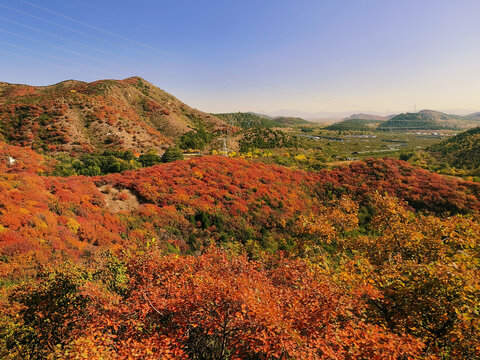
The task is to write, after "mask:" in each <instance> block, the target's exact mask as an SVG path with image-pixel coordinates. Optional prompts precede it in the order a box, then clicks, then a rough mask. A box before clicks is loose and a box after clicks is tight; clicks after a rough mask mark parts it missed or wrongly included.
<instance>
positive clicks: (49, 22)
mask: <svg viewBox="0 0 480 360" xmlns="http://www.w3.org/2000/svg"><path fill="white" fill-rule="evenodd" d="M0 7H3V8H6V9H8V10H11V11H15V12H17V13H19V14H22V15H25V16H29V17H31V18H34V19H37V20H40V21H43V22H46V23H48V24H51V25H54V26H58V27H60V28H62V29H66V30H69V31H72V32H75V33H77V34H80V35H84V36H87V37H89V38H91V39H94V40H97V41H101V42H104V43H107V44H111V45H115V46H120V47H122V48H124V49H127V50H131V51H135V52H138V53H141V54H144V52H142V51H139V50H138V49H135V48H132V47H129V46H125V45H121V44H118V43H116V42H113V41H109V40H106V39H104V38H101V37H98V36H95V35H91V34H89V33H86V32H85V31H81V30H77V29H75V28H72V27H70V26H66V25H63V24H60V23H57V22H55V21H51V20H48V19H45V18H42V17H40V16H37V15H33V14H30V13H28V12H25V11H23V10H19V9H15V8H12V7H11V6H7V5H4V4H0Z"/></svg>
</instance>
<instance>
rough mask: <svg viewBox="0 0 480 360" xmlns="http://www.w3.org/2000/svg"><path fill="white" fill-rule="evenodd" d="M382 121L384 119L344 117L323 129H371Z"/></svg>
mask: <svg viewBox="0 0 480 360" xmlns="http://www.w3.org/2000/svg"><path fill="white" fill-rule="evenodd" d="M384 121H385V120H378V119H362V118H346V119H344V120H342V121H340V122H337V123H334V124H332V125H329V126H327V127H325V130H338V131H349V130H351V131H371V130H373V129H375V128H376V127H377V126H378V125H379V124H381V123H383V122H384Z"/></svg>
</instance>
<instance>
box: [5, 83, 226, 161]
mask: <svg viewBox="0 0 480 360" xmlns="http://www.w3.org/2000/svg"><path fill="white" fill-rule="evenodd" d="M224 124H225V123H224V122H223V121H222V120H220V119H219V118H217V117H215V116H214V115H211V114H207V113H204V112H201V111H199V110H196V109H193V108H191V107H189V106H187V105H185V104H184V103H182V102H181V101H179V100H178V99H177V98H175V97H174V96H172V95H170V94H168V93H166V92H165V91H162V90H160V89H159V88H157V87H155V86H154V85H152V84H151V83H149V82H147V81H145V80H143V79H142V78H139V77H132V78H128V79H125V80H100V81H95V82H92V83H84V82H81V81H74V80H68V81H64V82H61V83H58V84H56V85H51V86H44V87H34V86H28V85H14V84H8V83H0V138H3V140H4V141H6V142H7V143H9V144H12V145H21V146H25V147H30V148H32V149H34V150H37V151H50V152H95V151H101V150H106V149H114V150H131V151H133V152H138V153H143V152H146V151H148V150H149V149H154V150H155V151H156V152H160V153H161V152H163V150H165V149H166V148H167V147H169V146H170V145H172V144H173V142H174V140H175V139H177V138H178V137H180V136H181V135H182V134H184V133H186V132H190V131H192V129H197V128H202V129H206V130H208V131H211V132H214V131H216V130H218V129H220V128H222V127H223V126H224Z"/></svg>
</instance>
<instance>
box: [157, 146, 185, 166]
mask: <svg viewBox="0 0 480 360" xmlns="http://www.w3.org/2000/svg"><path fill="white" fill-rule="evenodd" d="M177 160H183V152H182V150H181V149H179V148H177V147H175V146H171V147H169V148H168V149H167V150H166V151H165V152H164V153H163V155H162V162H164V163H169V162H174V161H177Z"/></svg>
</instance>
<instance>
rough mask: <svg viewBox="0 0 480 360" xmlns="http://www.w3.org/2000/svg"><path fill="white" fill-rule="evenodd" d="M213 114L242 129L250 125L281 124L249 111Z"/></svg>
mask: <svg viewBox="0 0 480 360" xmlns="http://www.w3.org/2000/svg"><path fill="white" fill-rule="evenodd" d="M213 115H214V116H216V117H218V118H220V119H222V120H224V121H225V122H227V123H229V124H232V125H234V126H238V127H241V128H242V129H248V128H251V127H266V128H269V127H276V126H281V124H278V123H276V122H275V121H273V120H272V119H270V118H268V117H265V116H262V115H259V114H255V113H251V112H236V113H222V114H213Z"/></svg>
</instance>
